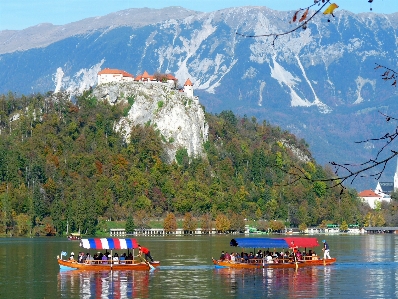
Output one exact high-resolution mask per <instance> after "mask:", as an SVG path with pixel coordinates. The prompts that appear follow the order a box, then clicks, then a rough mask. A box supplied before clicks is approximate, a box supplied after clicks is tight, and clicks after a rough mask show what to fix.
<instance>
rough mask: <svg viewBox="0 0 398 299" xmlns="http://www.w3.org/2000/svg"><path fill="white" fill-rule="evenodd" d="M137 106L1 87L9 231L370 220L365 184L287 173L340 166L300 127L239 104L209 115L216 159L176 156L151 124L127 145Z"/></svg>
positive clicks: (1, 162)
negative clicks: (252, 113) (110, 223)
mask: <svg viewBox="0 0 398 299" xmlns="http://www.w3.org/2000/svg"><path fill="white" fill-rule="evenodd" d="M128 105H129V104H128V103H124V104H123V103H121V104H118V105H110V104H108V103H107V102H104V101H98V100H97V99H96V98H95V97H94V96H93V95H92V93H91V91H86V92H85V93H84V94H83V95H82V96H80V97H78V98H76V99H74V100H73V101H70V100H69V99H67V98H65V97H62V96H61V95H58V94H57V95H51V94H47V95H33V96H29V97H25V96H22V97H19V98H17V97H16V96H15V95H14V94H12V93H9V94H8V95H3V96H0V212H1V214H0V215H1V218H0V220H1V221H0V234H3V233H5V232H7V233H10V232H11V233H12V234H14V235H24V234H30V233H32V234H36V235H53V234H62V233H64V232H65V231H66V229H67V225H68V229H69V231H78V230H80V231H81V232H83V233H87V234H95V232H96V231H97V230H99V229H101V227H102V226H103V225H104V222H105V220H109V219H110V220H126V219H127V218H129V216H130V217H133V218H135V219H137V217H138V218H139V217H141V218H142V215H146V216H147V217H148V216H150V217H157V218H161V217H165V216H166V215H167V213H168V212H173V213H174V214H175V215H176V216H177V217H183V216H184V215H185V214H186V213H187V212H191V213H192V214H193V216H194V217H197V218H200V217H202V216H203V215H207V217H211V218H212V219H213V220H215V219H216V218H217V217H218V216H219V215H227V216H228V215H229V217H230V219H232V218H231V215H240V216H241V217H242V216H243V217H245V218H247V219H256V220H267V221H274V220H277V222H278V223H282V224H283V226H285V225H286V226H295V227H297V226H301V227H305V226H313V225H319V224H320V223H322V222H323V223H326V222H330V223H342V222H343V221H345V222H346V223H349V224H354V223H358V224H360V225H363V224H367V223H368V222H367V221H369V215H370V214H368V215H367V217H366V213H367V212H368V211H369V210H367V208H366V207H364V206H363V204H361V203H360V202H359V200H358V198H357V194H356V192H354V191H351V190H346V191H345V192H344V193H343V194H341V195H340V189H339V188H329V186H328V184H327V183H324V182H320V181H315V182H311V181H308V180H300V181H296V182H293V180H292V178H291V177H290V176H289V175H287V172H286V170H289V167H291V166H293V165H295V166H296V167H302V169H304V170H305V172H306V173H307V175H308V176H310V177H312V178H313V179H323V178H327V177H330V176H331V175H332V172H331V171H327V170H325V169H323V168H322V167H321V166H319V165H317V164H316V163H315V161H314V160H313V159H312V157H311V153H310V152H309V149H308V146H307V144H306V143H305V141H304V140H296V138H295V136H294V135H292V134H290V133H289V132H286V131H282V130H281V129H280V128H278V127H272V126H270V125H269V124H267V123H266V122H263V123H261V124H260V123H257V121H256V119H255V118H252V117H246V116H243V117H238V116H236V115H234V114H233V113H232V112H231V111H224V112H222V113H220V114H219V115H212V114H206V121H207V122H208V124H209V138H208V141H207V142H206V143H205V145H204V147H205V150H206V157H204V158H195V157H188V155H187V151H186V149H184V148H180V149H179V150H178V151H177V154H176V161H175V162H174V163H172V164H167V163H165V162H164V161H165V160H164V153H163V150H162V144H163V143H164V142H169V141H164V140H162V138H161V136H159V133H158V131H156V128H153V127H152V126H151V125H150V124H149V123H148V124H147V125H146V126H136V127H134V128H133V129H132V131H131V140H130V142H128V143H127V144H126V142H125V141H124V140H123V138H122V136H120V135H119V133H117V132H116V131H115V130H114V126H115V124H116V123H117V121H118V120H119V119H120V118H121V117H122V116H124V115H126V113H127V112H128V109H129V106H128ZM282 169H284V170H282ZM372 213H373V214H372V215H373V216H374V217H376V216H377V215H378V214H377V213H379V211H374V212H372ZM373 216H372V217H373ZM380 217H381V216H380ZM382 222H383V221H382ZM264 223H265V222H264ZM383 223H384V222H383ZM383 223H382V224H383Z"/></svg>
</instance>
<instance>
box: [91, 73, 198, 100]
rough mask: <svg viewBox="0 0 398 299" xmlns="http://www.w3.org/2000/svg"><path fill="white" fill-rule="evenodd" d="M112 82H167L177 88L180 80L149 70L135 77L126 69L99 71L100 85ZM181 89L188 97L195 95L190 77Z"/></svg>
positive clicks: (170, 75) (171, 86)
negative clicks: (149, 71)
mask: <svg viewBox="0 0 398 299" xmlns="http://www.w3.org/2000/svg"><path fill="white" fill-rule="evenodd" d="M111 82H120V83H121V82H144V83H154V84H165V85H168V86H169V87H170V88H177V82H178V80H177V78H175V77H174V76H173V75H172V74H160V73H155V74H153V75H149V74H148V72H147V71H145V72H144V73H143V74H140V75H137V76H135V77H134V76H133V75H131V74H129V73H128V72H126V71H123V70H118V69H110V68H105V69H103V70H101V71H100V72H98V85H100V84H105V83H111ZM180 91H182V92H184V93H185V94H186V95H187V96H188V97H191V98H193V97H194V95H193V84H192V82H191V80H190V79H189V78H188V79H187V80H186V81H185V83H184V87H183V88H182V90H180Z"/></svg>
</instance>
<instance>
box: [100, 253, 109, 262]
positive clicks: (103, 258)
mask: <svg viewBox="0 0 398 299" xmlns="http://www.w3.org/2000/svg"><path fill="white" fill-rule="evenodd" d="M101 260H102V263H103V264H107V263H108V257H107V255H106V254H103V255H102V258H101Z"/></svg>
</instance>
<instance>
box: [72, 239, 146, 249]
mask: <svg viewBox="0 0 398 299" xmlns="http://www.w3.org/2000/svg"><path fill="white" fill-rule="evenodd" d="M80 246H81V247H83V248H86V249H134V248H137V247H138V242H137V240H136V239H119V238H92V239H82V240H81V243H80Z"/></svg>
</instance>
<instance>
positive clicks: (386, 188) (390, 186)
mask: <svg viewBox="0 0 398 299" xmlns="http://www.w3.org/2000/svg"><path fill="white" fill-rule="evenodd" d="M396 191H398V159H397V168H396V170H395V174H394V181H393V182H377V186H376V189H375V192H376V193H377V194H378V195H380V196H382V197H383V198H391V193H393V192H396Z"/></svg>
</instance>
